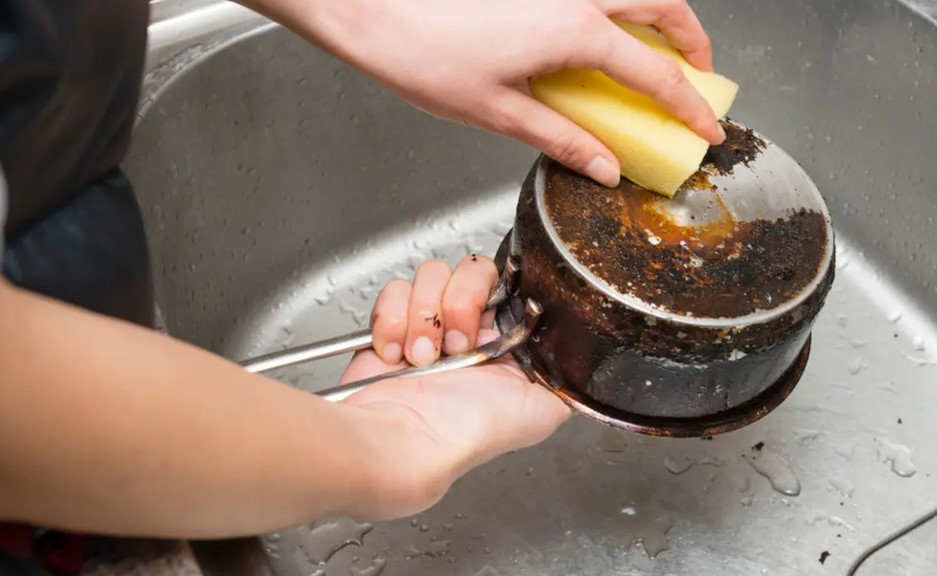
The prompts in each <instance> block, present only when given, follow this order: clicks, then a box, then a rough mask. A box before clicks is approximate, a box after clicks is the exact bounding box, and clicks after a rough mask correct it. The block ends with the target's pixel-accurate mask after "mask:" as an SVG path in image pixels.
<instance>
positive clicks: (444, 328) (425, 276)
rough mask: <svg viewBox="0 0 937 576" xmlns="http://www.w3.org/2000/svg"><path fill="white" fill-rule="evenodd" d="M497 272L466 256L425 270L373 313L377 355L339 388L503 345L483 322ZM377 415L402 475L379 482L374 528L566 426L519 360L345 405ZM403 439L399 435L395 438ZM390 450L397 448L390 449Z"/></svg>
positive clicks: (401, 385) (558, 405)
mask: <svg viewBox="0 0 937 576" xmlns="http://www.w3.org/2000/svg"><path fill="white" fill-rule="evenodd" d="M496 281H497V271H496V269H495V265H494V263H493V262H492V261H491V260H490V259H488V258H484V257H481V256H469V257H467V258H465V259H464V260H463V261H462V262H461V263H460V264H459V265H458V267H457V268H456V270H455V273H453V272H452V271H451V269H450V268H449V266H448V265H447V264H446V263H445V262H440V261H427V262H425V263H424V264H423V265H422V266H420V268H419V270H417V273H416V277H415V279H414V282H413V285H412V286H411V285H410V283H408V282H404V281H400V280H397V281H394V282H391V283H390V284H388V285H387V286H386V287H385V288H384V290H383V291H382V292H381V294H380V296H379V297H378V300H377V303H376V305H375V307H374V314H373V316H372V318H373V333H374V350H373V351H367V352H362V353H359V354H357V355H356V356H355V358H354V360H353V361H352V362H351V364H350V365H349V366H348V369H347V370H346V371H345V374H344V375H343V376H342V382H348V381H352V380H358V379H361V378H367V377H369V376H373V375H375V374H381V373H385V372H388V371H390V370H395V369H398V368H399V367H401V366H405V365H406V361H405V360H403V358H406V359H408V360H409V361H410V362H412V363H413V364H428V363H431V362H433V361H435V360H436V358H438V357H439V355H440V353H447V354H451V353H458V352H464V351H466V350H468V349H470V348H472V347H474V346H476V345H477V344H478V343H479V341H481V342H485V341H488V340H491V339H493V338H495V337H496V336H497V333H496V332H495V331H494V330H492V329H491V327H492V316H491V315H490V314H483V310H484V307H485V303H486V301H487V299H488V293H489V290H490V289H491V286H492V285H493V284H494V283H495V282H496ZM345 403H346V404H350V405H354V406H357V407H360V408H364V409H366V410H369V411H372V413H374V414H375V415H376V416H379V417H378V418H376V420H377V421H379V422H382V424H381V425H383V426H388V429H387V432H386V436H385V438H387V439H393V438H404V439H405V440H403V441H398V442H396V443H394V445H388V446H387V447H386V450H385V451H386V452H388V453H390V452H393V454H392V457H393V463H392V464H389V466H392V468H393V469H394V470H396V471H403V472H404V473H403V474H402V475H394V474H392V473H386V474H384V475H383V476H382V478H381V479H380V484H381V491H382V493H383V497H378V498H377V499H376V500H377V501H379V502H381V505H380V507H379V509H378V510H374V509H368V510H363V511H361V513H362V514H363V515H366V516H367V517H369V518H396V517H401V516H405V515H409V514H414V513H416V512H419V511H422V510H424V509H425V508H428V507H429V506H431V505H432V504H434V503H435V502H436V501H437V500H438V499H439V498H441V497H442V496H443V494H444V493H445V492H446V490H447V489H448V488H449V486H450V485H451V484H452V482H454V481H455V480H456V479H457V478H458V477H459V476H461V475H462V474H464V473H465V472H466V471H468V470H469V469H471V468H473V467H475V466H478V465H479V464H482V463H484V462H486V461H488V460H490V459H492V458H494V457H496V456H498V455H500V454H503V453H505V452H508V451H511V450H517V449H520V448H524V447H527V446H531V445H533V444H536V443H539V442H541V441H543V440H545V439H546V438H547V437H548V436H550V434H552V433H553V432H554V430H556V428H557V427H558V426H559V425H560V424H562V423H563V422H564V421H565V420H566V418H567V417H568V416H569V409H568V408H567V407H566V405H565V404H563V402H562V401H560V400H559V399H558V398H556V397H555V396H554V395H553V394H551V393H550V392H548V391H547V390H546V389H545V388H543V387H541V386H539V385H537V384H534V383H531V382H530V381H529V380H528V378H527V376H526V375H524V373H523V372H522V371H521V370H520V368H519V367H518V366H517V364H516V363H515V362H514V361H513V359H507V358H505V359H501V360H499V361H496V362H492V363H490V364H486V365H484V366H478V367H475V368H467V369H464V370H460V371H457V372H451V373H447V374H439V375H434V376H427V377H422V378H405V379H399V380H386V381H383V382H378V383H375V384H372V385H370V386H369V387H367V388H366V389H364V390H362V391H361V392H358V393H356V394H354V395H352V396H350V397H349V398H347V399H346V400H345ZM390 428H393V429H394V430H397V431H402V434H398V435H395V434H393V433H392V431H391V429H390ZM387 441H388V443H389V444H390V443H391V440H387Z"/></svg>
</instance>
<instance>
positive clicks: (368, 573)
mask: <svg viewBox="0 0 937 576" xmlns="http://www.w3.org/2000/svg"><path fill="white" fill-rule="evenodd" d="M385 568H387V558H384V557H382V556H378V557H377V558H375V559H374V562H373V563H372V564H371V565H370V566H368V567H367V568H356V567H354V566H352V568H351V574H352V576H381V574H383V573H384V569H385Z"/></svg>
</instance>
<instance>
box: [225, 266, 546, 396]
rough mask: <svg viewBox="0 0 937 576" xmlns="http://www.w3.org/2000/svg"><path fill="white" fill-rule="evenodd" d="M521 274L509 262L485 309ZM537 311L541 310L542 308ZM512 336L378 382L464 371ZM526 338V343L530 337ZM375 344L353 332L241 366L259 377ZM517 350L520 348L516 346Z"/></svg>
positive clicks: (508, 290) (364, 332)
mask: <svg viewBox="0 0 937 576" xmlns="http://www.w3.org/2000/svg"><path fill="white" fill-rule="evenodd" d="M517 270H518V265H517V261H516V260H515V259H514V258H508V260H507V262H506V263H505V266H504V271H503V272H502V273H501V279H500V281H499V282H498V283H497V284H496V285H495V286H494V287H493V288H492V289H491V294H490V295H489V296H488V303H487V304H486V305H485V307H486V309H488V308H493V307H495V306H497V305H498V304H501V303H502V302H504V301H505V300H506V299H507V297H508V295H509V294H510V293H511V289H512V287H513V282H514V277H515V276H516V274H517ZM529 307H530V306H529V305H528V308H529ZM537 308H538V310H539V306H538V307H537ZM539 315H540V313H539V312H537V313H536V314H535V316H536V317H539ZM527 316H531V313H530V312H528V314H527ZM535 319H536V318H535ZM525 322H526V317H525ZM521 325H523V324H520V325H519V326H521ZM511 332H513V331H511ZM511 332H509V333H508V334H504V335H502V336H501V337H500V338H498V339H497V340H495V341H493V342H491V343H489V344H486V345H485V346H481V347H479V348H476V349H475V350H471V351H469V352H466V353H464V354H458V355H455V356H448V357H446V358H443V359H441V360H439V361H438V362H436V363H435V364H432V365H431V366H426V367H424V368H411V369H407V370H402V371H400V373H394V374H392V375H391V374H387V375H383V376H379V377H375V378H376V380H381V379H384V378H399V377H401V376H402V375H403V373H407V374H408V375H417V374H410V373H411V371H414V370H417V371H419V370H422V371H424V372H420V374H426V373H427V372H425V370H429V369H431V368H433V367H435V366H444V368H442V369H440V370H439V371H445V370H454V369H456V368H460V367H463V364H458V365H456V364H457V362H455V361H454V359H460V360H459V362H462V363H464V362H465V359H464V358H462V357H463V356H466V355H468V356H470V357H472V358H476V357H480V356H485V355H488V356H490V355H491V354H493V353H495V352H492V350H494V349H495V348H497V347H496V346H495V347H492V345H493V344H495V343H496V342H504V341H507V339H508V335H509V334H511ZM528 335H529V334H528ZM524 338H525V339H526V336H525V337H524ZM372 342H373V339H372V335H371V330H370V329H367V330H361V331H358V332H352V333H351V334H346V335H344V336H338V337H336V338H330V339H328V340H321V341H319V342H313V343H311V344H303V345H301V346H296V347H294V348H289V349H286V350H281V351H279V352H272V353H270V354H264V355H263V356H257V357H255V358H250V359H248V360H244V361H243V362H241V366H242V367H243V368H244V369H245V370H247V371H248V372H251V373H255V374H256V373H259V372H268V371H270V370H275V369H277V368H284V367H286V366H293V365H296V364H302V363H304V362H312V361H314V360H321V359H323V358H330V357H332V356H339V355H341V354H347V353H348V352H357V351H359V350H366V349H368V348H370V347H371V344H372ZM514 346H516V344H515V345H514ZM512 348H513V346H512ZM508 351H509V350H508ZM506 353H507V351H505V352H502V353H501V354H500V355H498V356H490V357H488V356H486V358H485V359H483V360H477V361H474V362H471V363H468V364H464V365H465V366H471V365H473V364H478V363H480V362H484V361H486V360H489V359H492V358H498V357H500V356H503V355H504V354H506ZM430 373H432V372H430ZM376 380H373V381H376ZM368 383H370V382H368ZM347 386H350V385H346V386H342V387H341V388H345V387H347ZM333 390H336V389H333ZM328 392H329V391H326V392H322V393H320V394H322V395H325V394H326V393H328ZM346 396H347V394H346Z"/></svg>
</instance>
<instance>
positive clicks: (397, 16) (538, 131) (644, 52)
mask: <svg viewBox="0 0 937 576" xmlns="http://www.w3.org/2000/svg"><path fill="white" fill-rule="evenodd" d="M241 1H245V2H246V3H248V4H253V5H255V6H256V5H257V4H262V5H266V6H269V5H271V4H278V5H283V4H286V5H289V4H294V3H295V4H297V5H300V2H302V4H301V5H302V6H305V8H304V9H302V10H301V11H299V10H294V11H293V13H289V14H287V15H284V14H283V13H280V14H279V15H280V16H281V21H282V20H284V19H285V20H286V23H287V25H290V26H292V27H293V28H294V29H296V30H298V31H299V32H300V33H301V34H304V35H305V36H306V37H308V38H310V39H311V40H313V41H314V42H316V43H318V44H320V45H322V46H324V47H325V48H326V49H328V50H330V51H331V52H333V53H334V54H336V55H337V56H339V57H340V58H342V59H344V60H346V61H349V62H350V63H351V64H353V65H355V66H356V67H358V68H360V69H362V70H363V71H365V72H366V73H368V74H369V75H371V76H373V77H374V78H376V79H377V80H378V81H380V82H381V83H383V84H385V85H387V86H388V87H390V88H391V89H392V90H394V91H395V92H397V93H398V94H399V95H401V96H402V97H403V98H405V99H406V100H408V101H409V102H411V103H412V104H414V105H415V106H417V107H418V108H421V109H423V110H424V111H427V112H429V113H431V114H434V115H437V116H440V117H443V118H446V119H449V120H453V121H457V122H463V123H466V124H470V125H474V126H478V127H482V128H485V129H487V130H489V131H492V132H495V133H498V134H502V135H506V136H510V137H513V138H516V139H518V140H521V141H523V142H525V143H527V144H529V145H531V146H534V147H536V148H538V149H539V150H541V151H543V152H545V153H546V154H547V155H549V156H551V157H552V158H554V159H555V160H557V161H559V162H561V163H563V164H565V165H567V166H568V167H569V168H571V169H573V170H577V171H579V172H582V173H584V174H586V175H588V176H590V177H592V178H593V179H595V180H596V181H598V182H600V183H603V184H606V185H609V186H614V185H616V184H617V183H618V181H619V179H620V174H619V163H618V160H617V159H616V158H615V156H614V155H613V154H612V153H611V152H610V151H609V150H608V148H606V147H605V146H604V145H603V144H602V143H601V142H599V140H597V139H596V138H595V137H594V136H592V135H591V134H590V133H588V132H587V131H585V130H583V129H582V128H580V127H578V126H577V125H575V124H574V123H573V122H571V121H570V120H568V119H566V118H565V117H563V116H561V115H560V114H558V113H556V112H554V111H553V110H552V109H550V108H548V107H547V106H545V105H543V104H541V103H540V102H538V101H537V100H535V99H534V98H533V97H532V96H531V95H530V92H529V84H528V83H529V80H530V79H531V78H535V77H537V76H541V75H544V74H547V73H550V72H554V71H557V70H560V69H563V68H587V69H600V70H602V71H604V72H605V73H606V74H608V75H609V76H610V77H612V78H613V79H615V80H616V81H618V82H619V83H621V84H623V85H625V86H628V87H630V88H632V89H634V90H636V91H638V92H641V93H643V94H646V95H648V96H650V97H652V98H654V99H655V100H656V101H658V102H659V103H660V104H661V105H663V107H665V108H666V109H667V110H669V111H670V112H671V113H672V114H673V115H674V116H676V117H677V118H680V119H681V120H683V121H684V122H686V124H687V125H688V126H689V127H690V128H691V129H693V130H694V131H695V132H697V133H698V134H699V135H700V136H702V137H703V138H705V139H706V140H708V141H709V142H711V143H712V144H719V143H721V142H722V141H723V140H724V137H725V136H724V134H723V132H722V130H721V128H720V127H719V124H718V122H717V119H716V117H715V116H714V114H713V111H712V109H711V108H710V107H709V105H708V104H707V103H706V101H705V100H704V99H703V98H702V96H700V95H699V93H697V91H696V90H695V89H694V88H693V86H692V85H691V84H690V82H689V81H688V80H687V79H686V77H685V76H684V74H683V73H682V71H681V69H680V68H679V66H677V65H676V63H675V62H674V61H672V60H671V59H669V58H667V57H665V56H661V55H660V54H657V53H656V52H654V51H652V50H651V49H650V48H648V47H647V46H645V45H644V44H643V43H641V42H639V41H638V40H637V39H635V38H634V37H632V36H630V35H629V34H627V33H626V32H624V31H623V30H621V29H620V28H619V27H617V26H616V25H615V24H614V23H612V22H611V21H610V20H609V18H608V17H614V18H616V19H618V20H621V21H625V22H629V23H634V24H647V25H653V26H655V27H656V28H658V29H659V30H660V31H661V32H662V33H663V34H664V35H665V36H666V37H667V38H668V39H669V40H670V41H671V43H672V44H673V45H674V46H675V47H676V48H678V49H680V50H681V51H682V52H683V54H684V56H685V57H686V59H687V61H688V62H690V64H692V65H694V66H696V67H697V68H699V69H701V70H705V71H711V70H712V50H711V47H710V41H709V38H708V37H707V35H706V33H705V32H704V31H703V28H702V26H701V25H700V22H699V20H698V19H697V17H696V16H695V14H694V13H693V10H692V9H691V8H690V7H689V5H688V4H687V3H686V0H472V1H468V0H381V1H380V2H370V1H364V0H342V1H341V2H335V1H333V0H324V1H317V0H241ZM310 5H311V6H312V7H309V6H310ZM280 10H281V12H282V10H283V9H282V7H280ZM274 12H275V14H274V15H275V16H276V11H275V10H274ZM288 16H292V17H288Z"/></svg>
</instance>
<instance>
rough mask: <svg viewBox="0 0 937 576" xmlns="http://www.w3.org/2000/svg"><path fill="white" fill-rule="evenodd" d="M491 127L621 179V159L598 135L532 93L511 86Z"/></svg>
mask: <svg viewBox="0 0 937 576" xmlns="http://www.w3.org/2000/svg"><path fill="white" fill-rule="evenodd" d="M489 128H490V129H492V130H494V131H495V132H498V133H500V134H504V135H505V136H510V137H511V138H515V139H517V140H520V141H521V142H524V143H526V144H529V145H530V146H533V147H534V148H537V149H538V150H541V151H542V152H543V153H544V154H546V155H547V156H549V157H550V158H553V159H554V160H556V161H557V162H559V163H561V164H563V165H565V166H566V167H567V168H570V169H571V170H575V171H576V172H579V173H580V174H585V175H586V176H588V177H590V178H592V179H593V180H595V181H596V182H598V183H600V184H603V185H605V186H608V187H612V188H614V187H615V186H618V183H619V182H620V181H621V168H620V166H619V163H618V159H617V158H615V155H614V154H612V153H611V151H609V149H608V148H606V147H605V145H604V144H602V143H601V142H600V141H599V140H598V139H597V138H596V137H595V136H593V135H592V134H590V133H589V132H587V131H586V130H584V129H582V128H580V127H579V126H578V125H577V124H575V123H574V122H573V121H572V120H569V119H568V118H566V117H565V116H563V115H561V114H559V113H557V112H555V111H554V110H552V109H551V108H549V107H548V106H546V105H544V104H542V103H540V102H539V101H537V100H535V99H534V98H533V97H532V96H530V95H528V94H525V93H524V92H522V91H519V90H515V89H507V90H506V91H505V93H504V95H503V97H502V98H501V100H500V102H499V110H498V114H497V115H496V119H495V120H494V121H493V125H492V126H490V127H489Z"/></svg>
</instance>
